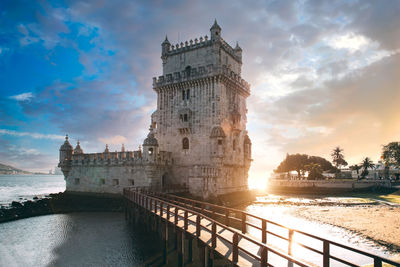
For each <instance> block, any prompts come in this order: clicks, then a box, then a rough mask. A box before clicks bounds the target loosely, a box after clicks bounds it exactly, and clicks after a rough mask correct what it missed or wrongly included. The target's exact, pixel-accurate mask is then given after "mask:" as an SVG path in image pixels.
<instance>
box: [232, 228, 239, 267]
mask: <svg viewBox="0 0 400 267" xmlns="http://www.w3.org/2000/svg"><path fill="white" fill-rule="evenodd" d="M238 260H239V235H238V234H237V233H234V234H233V238H232V263H233V264H236V263H237V262H238Z"/></svg>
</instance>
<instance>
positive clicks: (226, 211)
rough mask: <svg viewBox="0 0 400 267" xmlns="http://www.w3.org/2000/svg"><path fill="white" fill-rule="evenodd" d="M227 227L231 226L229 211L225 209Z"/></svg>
mask: <svg viewBox="0 0 400 267" xmlns="http://www.w3.org/2000/svg"><path fill="white" fill-rule="evenodd" d="M225 225H227V226H229V210H228V209H225Z"/></svg>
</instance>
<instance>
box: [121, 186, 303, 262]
mask: <svg viewBox="0 0 400 267" xmlns="http://www.w3.org/2000/svg"><path fill="white" fill-rule="evenodd" d="M124 196H125V197H126V198H127V199H128V200H130V201H132V202H133V203H135V204H136V205H139V206H140V207H142V208H144V209H146V210H148V211H150V212H153V213H154V214H156V215H158V216H160V217H162V218H164V214H165V219H166V220H167V221H169V222H171V220H172V219H173V224H174V225H175V226H178V225H179V221H183V229H184V230H185V231H187V230H188V228H189V225H192V226H195V229H196V231H195V233H194V235H195V236H196V237H197V238H200V237H201V235H202V232H204V231H205V232H208V233H209V234H210V235H211V247H212V248H214V249H215V248H217V246H218V242H224V245H226V244H228V245H229V246H230V247H231V249H232V254H231V259H230V260H231V261H232V262H233V263H234V264H236V263H238V261H239V255H240V254H239V253H240V252H242V253H244V254H245V255H247V256H248V257H250V258H251V259H253V261H256V262H259V263H260V266H262V267H264V266H274V265H272V264H270V263H268V255H269V253H273V254H275V255H277V256H278V257H281V258H282V259H284V260H287V262H288V264H290V265H291V266H293V264H295V265H297V266H301V267H306V266H310V265H309V264H307V263H304V262H302V261H301V260H298V259H295V258H294V257H292V256H290V255H287V254H286V253H284V252H281V251H279V250H278V249H276V248H273V247H270V246H268V245H266V244H263V243H261V242H259V241H257V240H256V239H254V238H251V237H249V236H247V235H246V234H243V233H241V232H240V231H238V230H236V229H234V228H232V227H229V226H227V225H225V224H223V223H221V222H219V221H217V220H215V219H213V218H211V217H209V216H207V215H205V214H203V213H201V212H198V211H195V210H193V209H191V208H185V207H183V206H182V205H178V204H174V203H172V202H171V201H169V200H165V199H161V198H160V197H159V196H155V195H153V194H152V193H151V192H149V191H144V190H140V189H137V190H135V189H133V188H125V189H124ZM182 214H183V215H182ZM189 215H190V216H189ZM193 217H195V220H193V219H192V218H193ZM203 219H205V220H206V221H207V224H206V225H203V224H202V222H201V221H202V220H203ZM210 223H211V229H210V228H209V227H207V226H209V225H210ZM217 226H218V227H220V229H218V231H217ZM224 231H226V232H230V233H231V234H232V239H231V240H230V239H228V238H227V237H226V235H225V236H224V235H222V234H221V233H222V232H224ZM241 240H247V241H248V242H250V243H252V244H253V245H255V246H257V247H258V249H256V250H255V251H257V252H254V251H250V250H249V249H247V248H246V247H244V246H242V245H241V244H240V241H241ZM258 252H260V253H258ZM258 254H260V255H258Z"/></svg>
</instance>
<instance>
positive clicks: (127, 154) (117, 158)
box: [71, 150, 172, 166]
mask: <svg viewBox="0 0 400 267" xmlns="http://www.w3.org/2000/svg"><path fill="white" fill-rule="evenodd" d="M144 164H155V165H171V164H172V155H171V152H166V151H160V152H159V153H158V154H157V155H156V157H155V158H154V160H149V159H147V158H146V157H144V155H143V153H142V151H140V150H138V151H121V152H103V153H85V154H83V153H82V154H73V155H72V160H71V165H72V166H80V165H84V166H90V165H92V166H110V165H113V166H117V165H129V166H132V165H144Z"/></svg>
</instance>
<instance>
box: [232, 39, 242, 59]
mask: <svg viewBox="0 0 400 267" xmlns="http://www.w3.org/2000/svg"><path fill="white" fill-rule="evenodd" d="M234 52H235V55H236V56H237V57H238V58H239V59H240V61H242V48H241V47H240V46H239V43H238V42H236V47H235V49H234Z"/></svg>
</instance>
